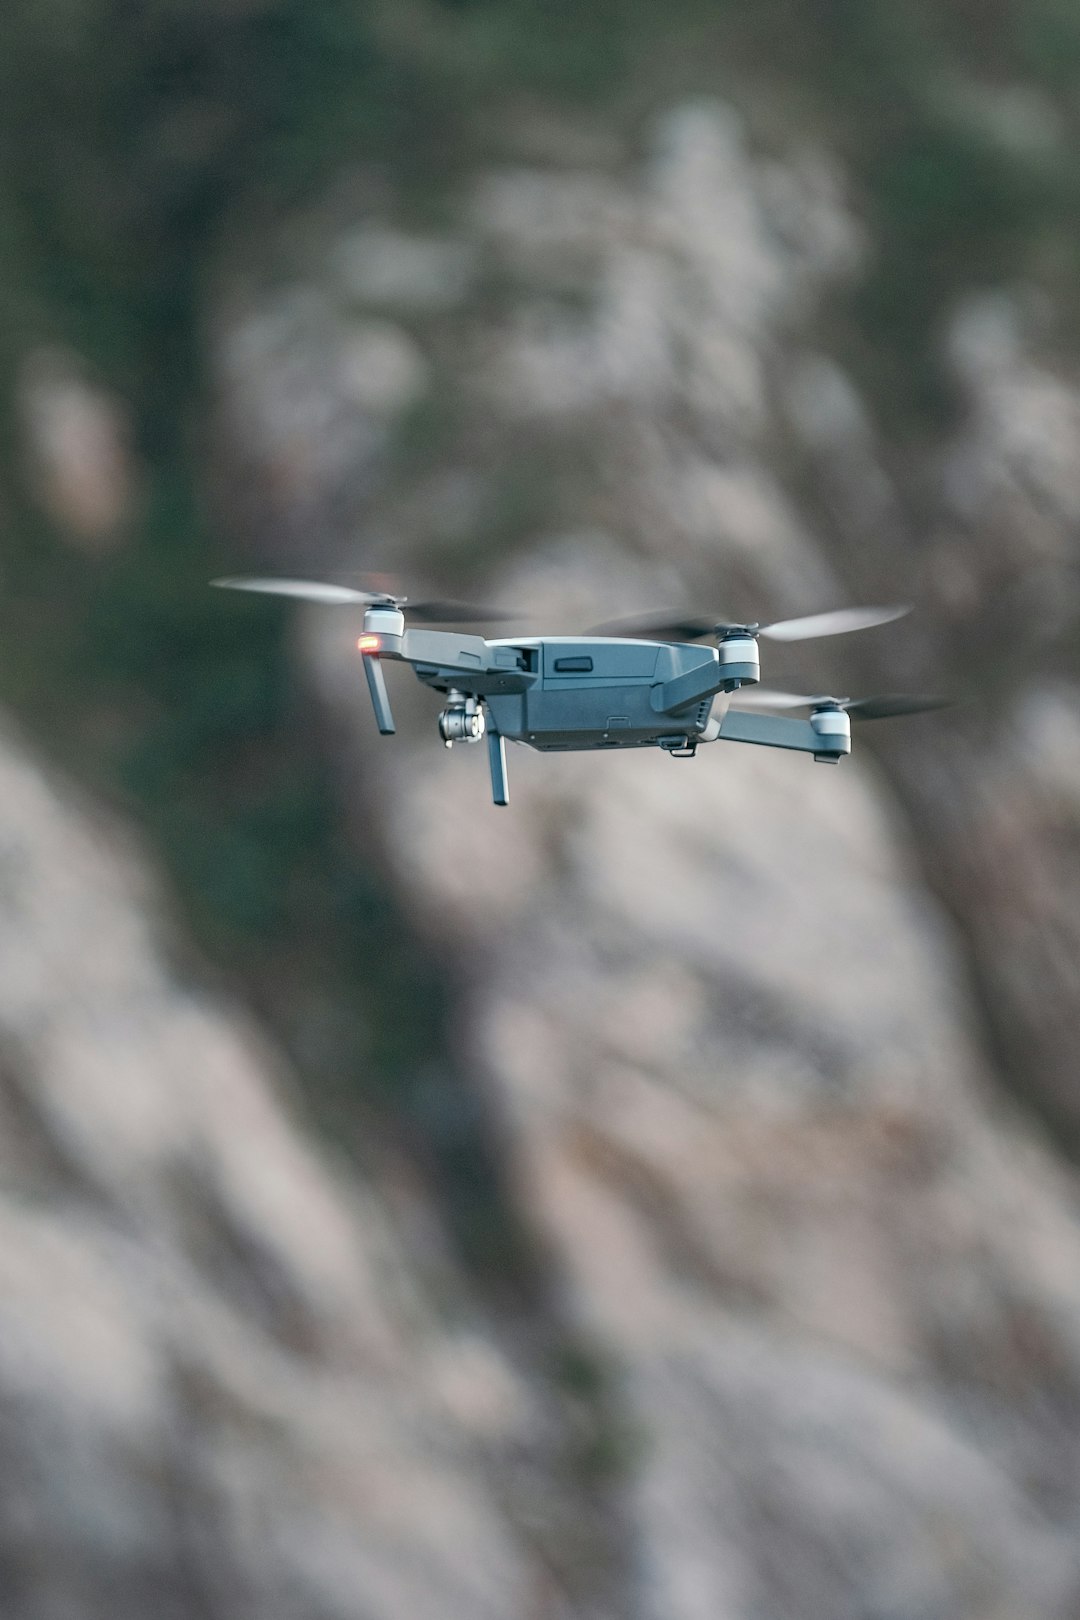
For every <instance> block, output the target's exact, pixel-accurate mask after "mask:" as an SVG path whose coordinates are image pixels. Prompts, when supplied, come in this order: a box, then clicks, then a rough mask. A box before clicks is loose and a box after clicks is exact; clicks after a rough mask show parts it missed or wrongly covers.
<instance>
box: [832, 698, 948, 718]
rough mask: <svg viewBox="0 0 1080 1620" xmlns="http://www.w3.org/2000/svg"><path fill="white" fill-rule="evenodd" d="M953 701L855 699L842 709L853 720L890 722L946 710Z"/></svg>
mask: <svg viewBox="0 0 1080 1620" xmlns="http://www.w3.org/2000/svg"><path fill="white" fill-rule="evenodd" d="M954 701H955V700H954V699H953V698H944V697H904V696H898V697H870V698H857V699H856V700H855V701H854V702H853V703H845V704H844V705H843V707H844V708H845V709H846V710H847V711H848V713H849V714H850V716H851V718H852V719H853V720H891V719H893V718H894V716H899V715H903V714H929V713H930V712H931V710H933V709H948V708H951V707H952V704H953V702H954Z"/></svg>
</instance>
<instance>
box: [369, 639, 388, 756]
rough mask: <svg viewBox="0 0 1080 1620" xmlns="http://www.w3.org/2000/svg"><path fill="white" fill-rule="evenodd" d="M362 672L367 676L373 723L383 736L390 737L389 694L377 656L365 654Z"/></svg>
mask: <svg viewBox="0 0 1080 1620" xmlns="http://www.w3.org/2000/svg"><path fill="white" fill-rule="evenodd" d="M364 674H365V675H366V676H367V683H368V691H369V692H370V693H371V707H372V708H373V709H374V710H375V723H376V725H377V726H378V728H379V730H380V731H381V732H382V734H383V736H384V737H392V736H393V735H394V716H393V715H392V714H391V712H390V695H389V693H388V692H387V690H386V678H385V676H384V675H383V672H382V665H381V664H380V663H379V660H378V659H377V658H373V657H371V656H369V655H368V654H365V656H364Z"/></svg>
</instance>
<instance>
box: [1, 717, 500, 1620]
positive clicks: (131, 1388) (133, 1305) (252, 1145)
mask: <svg viewBox="0 0 1080 1620" xmlns="http://www.w3.org/2000/svg"><path fill="white" fill-rule="evenodd" d="M0 799H2V804H3V810H2V813H0V872H2V874H3V877H2V886H3V895H2V901H0V964H2V967H0V1051H2V1054H3V1061H2V1073H0V1121H2V1130H0V1144H2V1145H0V1229H2V1230H0V1268H2V1274H0V1390H2V1398H3V1406H4V1427H3V1462H4V1466H3V1486H2V1489H0V1592H2V1597H3V1609H4V1612H5V1614H9V1615H12V1616H19V1617H20V1620H39V1617H40V1620H47V1617H52V1616H58V1615H72V1616H75V1615H79V1616H97V1615H101V1616H104V1615H111V1616H117V1617H119V1616H129V1615H130V1616H132V1617H135V1616H143V1615H147V1614H150V1613H153V1614H155V1615H162V1616H170V1617H171V1616H176V1617H178V1620H180V1617H182V1620H189V1617H194V1616H195V1615H221V1616H223V1617H224V1616H229V1617H230V1620H233V1617H240V1616H247V1615H250V1616H252V1617H254V1616H259V1617H260V1620H262V1617H281V1620H296V1617H298V1616H301V1615H303V1616H305V1617H307V1616H313V1617H314V1616H318V1617H325V1620H334V1617H341V1620H358V1617H361V1616H363V1617H367V1616H372V1617H375V1616H378V1617H380V1620H381V1617H384V1616H394V1615H400V1616H402V1617H403V1620H404V1617H405V1616H408V1617H410V1620H413V1617H417V1616H431V1617H435V1616H449V1615H459V1614H460V1615H465V1614H470V1615H490V1616H491V1617H492V1620H495V1617H497V1616H503V1615H506V1614H511V1613H527V1612H528V1603H529V1601H530V1598H529V1592H530V1590H531V1585H532V1578H531V1576H530V1572H529V1567H528V1561H527V1559H526V1557H525V1555H524V1553H523V1550H522V1548H521V1547H520V1545H519V1544H517V1543H516V1541H515V1539H514V1538H513V1537H512V1536H511V1534H510V1533H509V1530H508V1526H507V1523H506V1521H505V1518H504V1515H503V1513H502V1512H501V1510H500V1507H499V1505H498V1503H497V1502H496V1500H495V1498H494V1495H493V1493H492V1491H491V1490H490V1489H489V1487H488V1486H487V1485H486V1483H485V1476H484V1469H483V1467H482V1466H481V1462H480V1459H481V1456H482V1453H483V1450H484V1448H485V1447H486V1446H488V1445H490V1444H491V1443H493V1442H494V1441H495V1440H496V1439H502V1438H504V1436H505V1433H507V1432H513V1431H514V1430H515V1428H516V1426H518V1425H520V1424H521V1423H522V1422H523V1421H525V1418H526V1417H527V1415H528V1401H527V1400H526V1398H525V1397H523V1396H522V1394H521V1393H520V1391H519V1388H518V1385H517V1383H516V1380H515V1378H514V1377H513V1375H512V1374H511V1373H510V1371H509V1369H508V1368H507V1367H506V1366H505V1364H503V1363H502V1361H501V1360H500V1359H499V1357H498V1355H497V1353H496V1352H495V1351H494V1349H493V1348H491V1347H490V1346H486V1345H485V1344H483V1343H482V1342H480V1341H478V1340H476V1338H475V1336H474V1335H470V1334H467V1333H466V1332H464V1330H463V1331H462V1332H461V1333H460V1334H458V1333H455V1332H453V1331H452V1330H449V1329H447V1328H446V1327H445V1326H442V1327H440V1326H439V1325H438V1324H437V1323H436V1322H435V1321H434V1320H433V1319H432V1318H431V1316H430V1314H429V1313H428V1312H427V1310H426V1309H425V1308H423V1307H422V1305H421V1303H420V1300H419V1296H418V1294H417V1291H416V1289H415V1287H414V1286H413V1284H412V1282H411V1280H410V1277H409V1275H408V1272H407V1269H406V1268H405V1266H404V1265H403V1263H402V1256H401V1253H400V1252H399V1248H398V1245H397V1243H396V1241H395V1239H394V1236H393V1234H392V1232H391V1231H390V1229H389V1227H388V1225H387V1222H386V1220H385V1219H384V1218H383V1216H382V1215H381V1214H380V1211H379V1209H378V1208H377V1207H376V1205H375V1203H374V1201H373V1200H372V1199H371V1198H370V1197H367V1196H365V1195H363V1194H362V1193H359V1192H358V1191H357V1190H356V1189H355V1188H354V1189H352V1190H347V1189H346V1188H345V1187H344V1186H343V1185H341V1184H339V1182H338V1179H337V1178H336V1177H335V1176H334V1175H332V1174H331V1173H330V1171H329V1170H328V1168H327V1167H326V1166H325V1165H324V1164H322V1163H320V1162H319V1160H318V1158H317V1157H316V1156H315V1154H314V1153H313V1152H312V1150H311V1149H310V1148H309V1147H307V1146H306V1145H305V1144H304V1143H303V1142H302V1140H301V1138H300V1136H299V1134H298V1132H297V1129H296V1127H295V1125H294V1123H293V1122H291V1121H290V1120H289V1118H288V1117H287V1115H286V1113H285V1111H284V1110H283V1107H282V1105H281V1103H280V1102H279V1101H277V1100H276V1098H275V1095H274V1092H275V1089H276V1087H275V1082H280V1080H281V1079H282V1078H283V1077H282V1075H281V1074H280V1073H277V1074H275V1069H276V1068H277V1065H276V1063H275V1060H274V1058H273V1056H272V1054H271V1053H270V1052H269V1051H267V1050H266V1049H264V1048H263V1047H262V1046H261V1044H260V1042H259V1040H258V1039H257V1038H256V1036H255V1035H254V1034H253V1032H251V1031H248V1030H245V1029H244V1028H243V1027H242V1026H241V1024H240V1022H239V1020H238V1019H237V1017H236V1015H235V1014H230V1013H229V1012H228V1011H227V1009H225V1008H224V1007H222V1006H221V1005H219V1004H216V1003H215V1002H214V1001H213V1000H212V999H211V998H209V997H208V996H207V995H206V994H204V993H200V992H198V991H197V990H195V989H193V988H192V987H190V986H189V985H186V984H185V983H184V982H183V980H182V979H181V978H180V977H179V976H178V975H177V973H176V972H175V971H174V970H172V969H170V967H169V965H168V963H167V960H166V959H165V957H164V955H163V951H162V943H161V940H160V939H159V938H158V937H157V931H156V929H155V928H154V927H153V926H152V925H151V923H150V922H149V921H148V918H149V917H150V915H151V914H152V913H153V911H154V910H155V905H154V896H153V895H152V894H151V893H150V892H149V890H148V886H147V884H146V882H145V880H144V879H142V878H141V877H140V875H139V868H138V866H137V865H135V864H133V859H132V854H131V852H130V851H127V850H125V849H124V848H123V847H122V846H121V845H120V844H119V843H118V840H117V838H116V837H115V835H112V834H107V833H106V832H104V831H103V829H102V828H101V827H100V826H98V825H97V824H96V823H95V822H94V821H92V820H91V819H90V818H89V817H88V816H87V815H86V814H85V813H79V812H76V811H74V810H72V809H70V808H66V807H64V806H63V805H62V804H61V802H60V801H59V800H58V798H57V796H56V793H55V792H54V788H53V785H52V784H51V783H50V782H48V781H47V780H46V779H45V778H44V777H43V776H42V774H41V772H40V770H39V769H38V768H37V766H35V765H34V763H33V762H32V761H31V760H30V759H29V758H28V757H27V756H26V754H25V753H24V751H23V749H22V748H21V746H20V745H19V743H18V742H17V741H16V739H15V738H14V737H13V736H12V735H11V734H10V733H8V732H5V734H4V736H3V739H2V743H0Z"/></svg>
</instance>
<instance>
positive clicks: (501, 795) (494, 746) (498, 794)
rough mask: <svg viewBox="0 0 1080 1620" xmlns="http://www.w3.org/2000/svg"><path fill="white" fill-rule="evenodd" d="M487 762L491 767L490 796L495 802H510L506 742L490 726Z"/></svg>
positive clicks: (500, 734) (499, 733)
mask: <svg viewBox="0 0 1080 1620" xmlns="http://www.w3.org/2000/svg"><path fill="white" fill-rule="evenodd" d="M487 746H488V764H489V765H490V767H491V797H492V799H493V801H494V802H495V803H496V804H509V803H510V783H509V780H508V778H507V775H506V743H505V741H504V740H503V736H502V733H501V732H499V731H496V730H495V729H494V728H493V727H492V726H489V727H488V733H487Z"/></svg>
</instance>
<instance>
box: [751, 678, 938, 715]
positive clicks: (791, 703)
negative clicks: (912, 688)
mask: <svg viewBox="0 0 1080 1620" xmlns="http://www.w3.org/2000/svg"><path fill="white" fill-rule="evenodd" d="M737 701H738V705H739V707H740V708H746V709H814V710H819V711H827V710H829V709H840V710H842V711H843V712H844V713H845V714H848V715H850V716H851V718H852V719H853V720H892V719H897V718H899V717H900V716H901V715H906V714H928V713H929V712H930V711H931V710H933V709H947V708H949V707H950V706H951V704H952V703H953V701H954V700H953V699H952V698H946V697H929V696H914V695H912V696H909V695H907V694H906V693H897V694H889V695H885V696H880V697H867V698H836V697H829V696H827V695H825V694H821V695H819V696H817V697H806V696H805V695H804V694H802V693H799V692H773V691H770V690H769V689H768V688H767V687H763V686H759V687H755V688H754V689H753V690H752V691H742V692H740V693H739V695H738V699H737Z"/></svg>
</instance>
